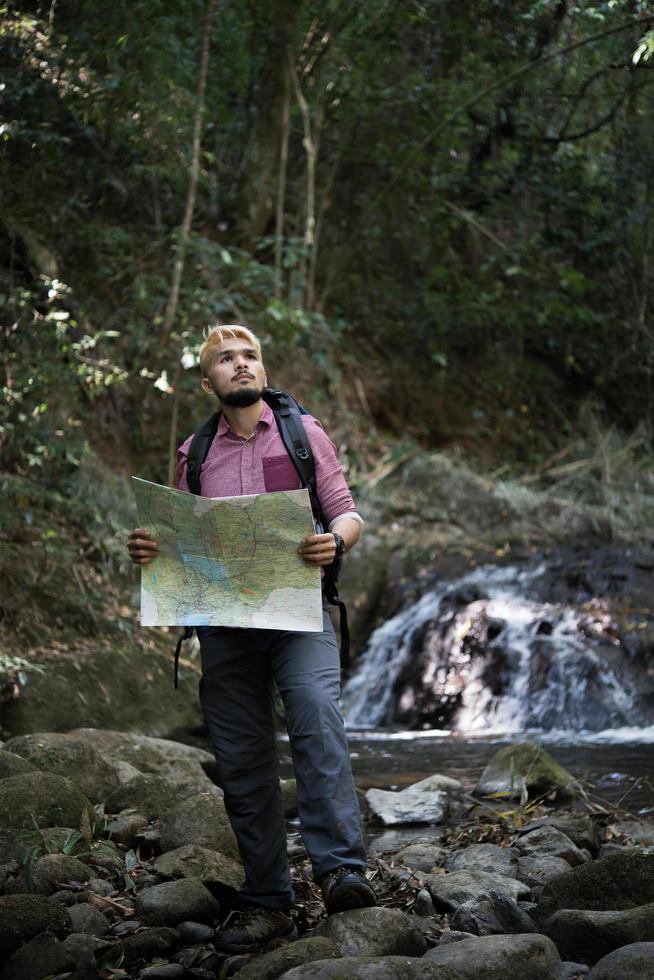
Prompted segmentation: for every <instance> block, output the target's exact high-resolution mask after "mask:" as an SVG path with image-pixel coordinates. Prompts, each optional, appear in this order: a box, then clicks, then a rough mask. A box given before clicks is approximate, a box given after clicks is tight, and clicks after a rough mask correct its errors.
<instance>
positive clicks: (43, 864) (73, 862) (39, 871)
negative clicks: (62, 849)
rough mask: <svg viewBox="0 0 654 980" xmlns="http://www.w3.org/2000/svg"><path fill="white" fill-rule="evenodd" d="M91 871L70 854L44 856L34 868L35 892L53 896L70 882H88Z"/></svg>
mask: <svg viewBox="0 0 654 980" xmlns="http://www.w3.org/2000/svg"><path fill="white" fill-rule="evenodd" d="M90 877H91V870H90V868H88V867H87V866H86V865H85V864H82V862H81V861H79V860H78V859H77V858H76V857H73V856H72V855H70V854H42V855H41V857H40V858H38V859H37V861H36V864H35V866H34V875H33V878H34V891H35V892H37V893H38V894H39V895H51V894H52V892H54V891H57V889H59V888H61V886H62V884H68V883H69V882H83V881H88V880H89V878H90Z"/></svg>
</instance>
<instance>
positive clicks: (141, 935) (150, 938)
mask: <svg viewBox="0 0 654 980" xmlns="http://www.w3.org/2000/svg"><path fill="white" fill-rule="evenodd" d="M178 942H179V936H178V935H177V933H176V932H175V930H174V929H169V928H168V927H167V926H160V927H159V928H156V929H144V930H143V932H137V933H136V934H135V935H133V936H127V937H126V938H125V939H123V940H121V943H120V948H121V950H122V954H123V957H124V960H125V965H127V966H133V965H134V964H135V963H138V962H140V961H141V960H149V959H152V958H153V957H155V956H165V955H166V954H167V953H170V951H171V950H172V949H174V948H175V946H176V945H177V943H178Z"/></svg>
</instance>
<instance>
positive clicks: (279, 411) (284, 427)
mask: <svg viewBox="0 0 654 980" xmlns="http://www.w3.org/2000/svg"><path fill="white" fill-rule="evenodd" d="M264 398H265V400H266V402H267V403H268V405H270V407H271V409H272V411H273V415H274V416H275V421H276V422H277V428H278V429H279V434H280V436H281V437H282V442H283V443H284V446H285V447H286V452H287V453H288V454H289V456H290V457H291V461H292V463H293V465H294V467H295V469H296V470H297V474H298V476H299V477H300V482H301V483H302V486H303V487H306V488H307V490H308V491H309V497H310V499H311V508H312V510H313V513H314V516H315V518H316V520H317V521H318V523H319V524H320V525H321V526H322V527H323V528H324V527H325V519H324V517H323V514H322V509H321V507H320V501H319V500H318V492H317V489H316V464H315V461H314V458H313V452H312V449H311V443H310V442H309V437H308V436H307V433H306V429H305V428H304V425H303V424H302V419H301V418H300V416H301V415H308V414H309V413H308V412H307V411H306V409H305V408H303V407H302V405H300V404H299V402H297V401H296V400H295V398H293V396H292V395H289V394H288V392H286V391H280V389H279V388H267V389H266V391H265V392H264Z"/></svg>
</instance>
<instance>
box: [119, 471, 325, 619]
mask: <svg viewBox="0 0 654 980" xmlns="http://www.w3.org/2000/svg"><path fill="white" fill-rule="evenodd" d="M132 483H133V489H134V495H135V497H136V506H137V509H138V514H139V522H140V524H141V527H144V528H147V529H148V530H149V531H150V534H151V535H152V536H153V538H154V539H155V540H156V541H157V543H158V545H159V556H158V557H157V558H155V559H154V561H152V562H151V563H150V564H149V565H144V566H143V567H142V569H141V625H142V626H241V627H254V628H258V629H277V630H295V631H298V630H299V631H305V630H306V631H308V632H318V631H319V630H322V599H321V589H320V569H319V567H318V566H311V565H307V564H305V563H304V562H303V561H302V559H301V558H300V556H299V555H298V553H297V549H298V547H299V544H300V540H301V539H302V538H303V537H305V536H306V535H308V534H313V533H314V528H313V520H312V517H311V505H310V503H309V494H308V491H307V490H286V491H284V492H281V493H256V494H251V495H248V496H244V497H216V498H211V497H197V496H195V494H192V493H184V492H183V491H182V490H171V489H170V488H169V487H162V486H159V485H158V484H157V483H148V481H147V480H140V479H138V477H132Z"/></svg>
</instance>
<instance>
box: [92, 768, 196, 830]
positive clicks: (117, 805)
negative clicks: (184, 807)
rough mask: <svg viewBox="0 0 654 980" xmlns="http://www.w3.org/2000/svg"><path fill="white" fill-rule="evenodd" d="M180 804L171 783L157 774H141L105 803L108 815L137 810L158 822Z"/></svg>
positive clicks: (109, 797)
mask: <svg viewBox="0 0 654 980" xmlns="http://www.w3.org/2000/svg"><path fill="white" fill-rule="evenodd" d="M178 803H179V796H178V794H177V790H176V789H175V787H174V786H173V784H172V783H171V782H169V781H168V780H167V779H164V777H163V776H157V775H155V773H151V772H149V773H140V774H139V775H138V776H134V778H133V779H130V780H129V782H127V783H125V784H124V785H122V786H119V787H118V788H117V789H115V790H114V791H113V793H111V794H110V795H109V796H108V797H107V799H106V801H105V811H106V812H107V813H120V812H121V811H122V810H136V811H138V813H142V814H144V816H146V817H147V819H148V820H156V819H158V818H159V817H162V816H163V815H164V814H165V813H168V812H169V811H170V810H172V809H173V808H174V807H175V806H177V804H178Z"/></svg>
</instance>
